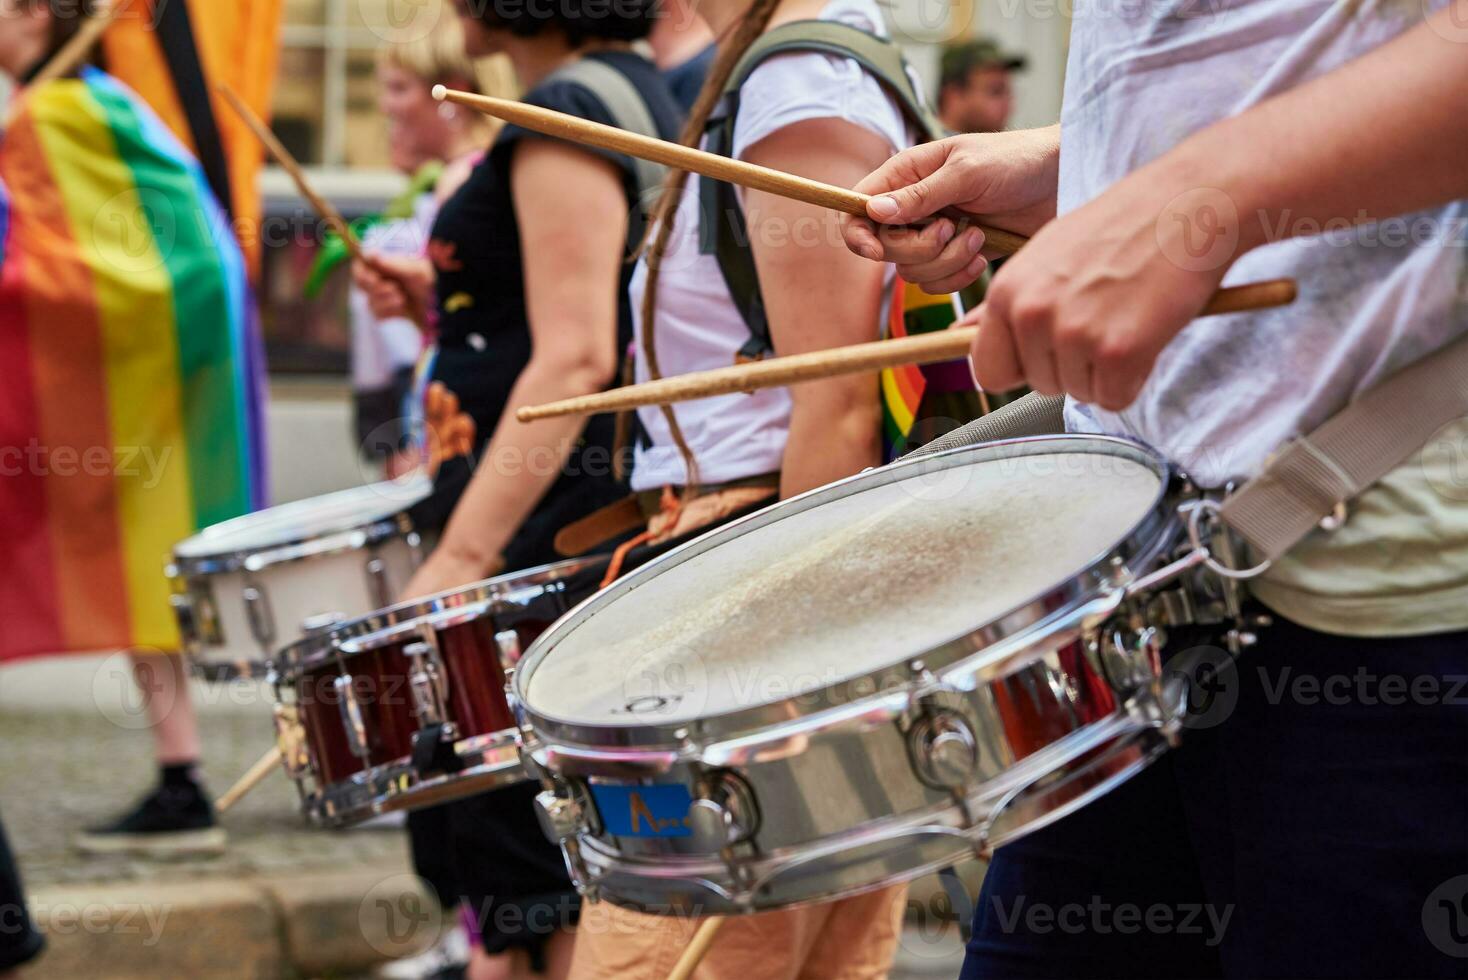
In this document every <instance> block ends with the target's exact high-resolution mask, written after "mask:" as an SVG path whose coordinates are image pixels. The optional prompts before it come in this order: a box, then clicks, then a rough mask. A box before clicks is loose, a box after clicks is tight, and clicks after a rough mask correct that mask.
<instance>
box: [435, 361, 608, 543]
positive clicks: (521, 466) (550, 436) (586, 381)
mask: <svg viewBox="0 0 1468 980" xmlns="http://www.w3.org/2000/svg"><path fill="white" fill-rule="evenodd" d="M603 385H604V381H603V382H596V381H595V380H594V379H593V378H591V377H590V376H589V374H588V373H587V372H585V371H580V370H576V369H568V368H566V367H564V366H562V365H559V364H545V363H538V362H536V361H535V360H534V359H532V360H531V362H530V364H529V365H528V366H527V367H526V368H525V370H524V371H523V372H521V374H520V377H519V379H518V380H517V381H516V382H515V386H514V388H513V389H511V392H510V398H509V402H508V403H507V404H506V406H505V412H504V415H503V416H502V417H501V419H500V424H499V426H498V427H497V428H496V429H495V431H494V435H493V436H492V437H491V438H490V441H489V445H488V447H487V448H486V450H485V452H484V454H483V456H482V457H481V459H480V460H479V463H478V465H477V467H476V468H475V471H474V477H473V479H472V480H471V481H470V482H469V486H468V488H467V489H466V490H465V491H464V495H463V497H461V498H460V500H459V503H458V506H457V507H455V508H454V516H453V518H452V519H451V520H450V521H449V524H448V527H447V528H446V529H445V531H444V537H443V541H442V542H441V544H440V547H441V548H442V549H444V550H445V551H446V552H448V553H449V555H450V556H451V557H452V558H454V559H455V560H457V561H459V562H463V563H465V564H470V565H473V566H480V567H484V568H489V567H491V566H492V565H493V564H494V562H495V561H496V560H497V559H498V557H499V555H500V553H501V552H502V551H503V550H504V549H505V547H506V546H507V545H508V544H509V542H510V541H511V539H512V538H513V537H514V535H515V532H516V530H517V529H518V528H519V527H520V525H522V524H523V523H525V521H526V519H527V518H528V517H529V516H530V515H531V514H532V513H533V512H534V511H535V508H536V506H537V505H539V503H540V501H541V500H542V499H543V498H544V497H545V494H546V491H548V490H549V489H550V488H551V485H552V484H554V483H555V482H556V480H557V479H558V478H559V477H560V475H561V473H562V471H563V470H564V469H565V466H566V462H567V460H568V459H569V458H570V455H571V450H572V447H574V446H575V444H576V441H577V440H578V439H579V438H580V437H581V433H582V430H583V429H584V428H585V427H586V420H585V419H584V418H581V417H568V418H559V419H545V420H543V421H539V422H533V423H529V424H523V423H521V422H519V421H518V420H516V418H515V413H516V412H517V411H518V410H519V409H520V408H522V407H524V406H527V405H533V404H538V403H541V402H546V401H555V400H557V399H561V398H573V397H575V396H577V395H585V394H590V393H592V392H594V391H598V390H600V388H601V387H603ZM608 465H610V461H608Z"/></svg>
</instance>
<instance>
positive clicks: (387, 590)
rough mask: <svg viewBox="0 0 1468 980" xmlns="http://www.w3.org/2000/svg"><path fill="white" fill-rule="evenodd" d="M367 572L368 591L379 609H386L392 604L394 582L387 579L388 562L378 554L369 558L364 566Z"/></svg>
mask: <svg viewBox="0 0 1468 980" xmlns="http://www.w3.org/2000/svg"><path fill="white" fill-rule="evenodd" d="M364 567H365V569H366V572H367V591H368V592H369V593H370V594H371V595H372V598H373V601H374V602H376V604H377V607H378V608H379V609H385V608H387V607H388V606H390V605H392V600H393V594H392V584H391V583H390V582H388V580H387V562H385V561H383V560H382V559H381V558H379V557H377V555H375V554H374V555H373V556H372V557H370V558H368V559H367V563H366V565H365V566H364Z"/></svg>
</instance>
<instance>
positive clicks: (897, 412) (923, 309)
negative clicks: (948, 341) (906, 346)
mask: <svg viewBox="0 0 1468 980" xmlns="http://www.w3.org/2000/svg"><path fill="white" fill-rule="evenodd" d="M957 319H958V311H957V308H956V307H955V306H954V303H953V297H952V296H950V295H948V294H946V293H945V294H943V295H941V296H935V295H933V294H932V293H929V292H927V291H925V290H924V289H922V288H921V287H920V286H916V285H913V284H911V283H906V282H903V281H902V279H900V278H899V279H898V280H897V283H896V286H895V287H894V288H893V291H892V301H891V312H890V314H889V316H888V322H887V336H888V337H889V338H894V339H895V338H897V337H909V336H912V335H914V334H923V333H933V332H935V331H938V330H947V329H948V328H949V327H951V326H952V325H953V323H954V321H955V320H957ZM938 396H942V397H938ZM935 413H946V414H948V415H951V416H952V418H951V419H947V420H945V421H947V422H950V423H956V424H962V423H964V422H969V421H972V420H973V419H975V418H978V417H979V414H980V411H979V399H978V389H977V387H976V385H975V383H974V379H973V374H972V373H971V372H970V370H969V366H968V361H967V360H965V359H959V360H955V361H947V362H945V363H943V364H928V365H923V366H921V367H919V366H918V365H916V364H906V365H903V366H901V367H896V368H887V369H885V370H884V371H882V443H883V449H884V451H885V453H886V459H887V461H888V462H891V461H892V460H894V459H896V458H897V457H898V456H901V455H902V454H903V453H906V452H908V451H909V450H911V449H915V448H916V445H914V444H913V442H912V434H913V429H914V428H915V427H916V426H917V425H918V424H919V422H921V421H923V420H924V419H926V418H929V417H932V416H933V415H934V414H935ZM950 427H951V426H950Z"/></svg>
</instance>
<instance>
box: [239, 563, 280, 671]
mask: <svg viewBox="0 0 1468 980" xmlns="http://www.w3.org/2000/svg"><path fill="white" fill-rule="evenodd" d="M244 597H245V616H246V618H247V619H248V620H249V622H250V635H252V636H253V637H254V638H255V642H256V643H258V644H260V649H261V650H262V651H264V653H265V656H266V659H269V658H270V657H271V655H272V654H273V653H274V647H275V616H274V615H273V613H272V612H271V609H270V594H269V593H267V592H266V591H265V586H264V585H262V584H260V583H258V582H255V581H251V582H249V583H248V584H246V586H245V593H244Z"/></svg>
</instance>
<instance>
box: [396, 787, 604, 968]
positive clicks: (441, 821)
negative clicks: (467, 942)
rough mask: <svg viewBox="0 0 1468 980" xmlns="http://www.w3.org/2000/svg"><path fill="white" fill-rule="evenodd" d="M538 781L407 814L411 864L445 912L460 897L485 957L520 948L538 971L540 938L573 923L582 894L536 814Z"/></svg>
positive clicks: (542, 941) (545, 939)
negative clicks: (430, 887) (577, 891)
mask: <svg viewBox="0 0 1468 980" xmlns="http://www.w3.org/2000/svg"><path fill="white" fill-rule="evenodd" d="M539 790H540V786H539V784H537V783H529V782H527V783H521V784H520V785H518V786H511V787H509V788H507V789H500V790H495V791H493V792H490V793H482V794H480V795H479V796H474V797H470V798H468V799H465V800H457V801H455V802H453V803H445V804H443V805H441V806H436V807H432V808H430V809H428V810H421V811H418V812H415V813H411V814H409V816H408V829H409V836H410V838H411V840H412V843H413V863H414V865H415V866H416V868H417V870H418V873H419V875H421V876H422V877H423V878H424V879H425V880H426V881H427V882H428V883H429V884H430V885H431V886H432V887H433V889H434V890H435V891H436V892H437V893H438V898H439V903H440V904H441V905H443V907H444V909H445V912H446V914H452V912H453V910H454V907H455V906H456V905H457V904H459V903H462V904H463V905H465V906H466V907H467V908H468V909H469V911H470V913H471V914H472V915H473V916H474V917H475V919H476V921H477V923H478V927H479V933H480V936H481V942H482V945H483V947H484V950H485V951H486V952H487V953H489V954H490V955H491V956H494V955H498V954H500V953H505V952H508V951H510V950H512V949H523V950H524V951H525V952H526V953H528V954H529V956H530V961H531V966H532V968H533V969H534V970H535V971H536V972H537V973H538V972H540V971H541V970H542V969H543V968H544V951H545V944H546V943H547V942H548V941H549V940H550V939H551V937H552V936H554V935H555V933H556V930H557V929H564V928H568V927H570V926H574V925H575V924H576V922H577V920H578V918H579V916H580V911H581V899H580V896H578V895H577V894H576V890H575V889H574V888H573V887H572V886H571V879H570V878H569V877H568V876H567V874H566V866H565V862H564V861H563V860H562V858H561V852H560V849H559V848H558V847H556V846H555V845H554V844H552V843H551V842H550V841H548V840H547V839H546V836H545V832H544V831H543V830H541V828H540V823H539V820H538V818H537V817H536V815H535V804H534V800H535V794H536V793H537V792H538V791H539Z"/></svg>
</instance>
